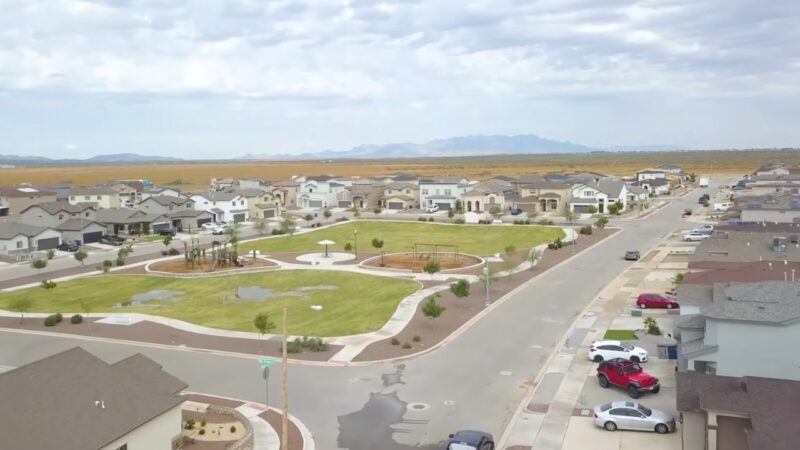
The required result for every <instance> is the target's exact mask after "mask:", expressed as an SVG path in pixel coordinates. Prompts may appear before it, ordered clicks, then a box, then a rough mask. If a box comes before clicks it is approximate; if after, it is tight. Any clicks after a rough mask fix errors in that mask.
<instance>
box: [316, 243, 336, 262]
mask: <svg viewBox="0 0 800 450" xmlns="http://www.w3.org/2000/svg"><path fill="white" fill-rule="evenodd" d="M335 243H336V242H333V241H331V240H328V239H325V240H324V241H319V242H317V244H319V245H324V246H325V257H326V258H327V257H328V246H329V245H333V244H335Z"/></svg>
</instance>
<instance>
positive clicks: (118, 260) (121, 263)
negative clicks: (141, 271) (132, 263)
mask: <svg viewBox="0 0 800 450" xmlns="http://www.w3.org/2000/svg"><path fill="white" fill-rule="evenodd" d="M114 263H115V264H116V265H117V266H124V265H125V260H124V259H122V258H117V259H116V261H114Z"/></svg>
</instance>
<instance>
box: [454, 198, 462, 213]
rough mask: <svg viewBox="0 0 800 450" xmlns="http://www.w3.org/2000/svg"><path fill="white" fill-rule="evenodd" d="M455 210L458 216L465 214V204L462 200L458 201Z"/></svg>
mask: <svg viewBox="0 0 800 450" xmlns="http://www.w3.org/2000/svg"><path fill="white" fill-rule="evenodd" d="M453 209H455V210H456V212H457V213H458V214H464V203H462V202H461V200H456V204H455V205H454V207H453Z"/></svg>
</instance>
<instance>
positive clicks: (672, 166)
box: [656, 164, 681, 170]
mask: <svg viewBox="0 0 800 450" xmlns="http://www.w3.org/2000/svg"><path fill="white" fill-rule="evenodd" d="M656 169H661V170H681V166H679V165H677V164H660V165H658V166H656Z"/></svg>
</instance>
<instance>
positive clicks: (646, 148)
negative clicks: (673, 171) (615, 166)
mask: <svg viewBox="0 0 800 450" xmlns="http://www.w3.org/2000/svg"><path fill="white" fill-rule="evenodd" d="M607 150H608V151H612V152H669V151H681V150H686V149H685V148H683V147H681V146H680V145H675V144H640V145H614V146H610V147H608V148H607Z"/></svg>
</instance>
